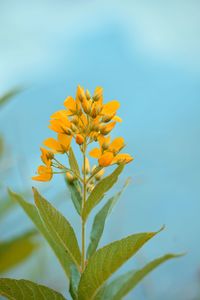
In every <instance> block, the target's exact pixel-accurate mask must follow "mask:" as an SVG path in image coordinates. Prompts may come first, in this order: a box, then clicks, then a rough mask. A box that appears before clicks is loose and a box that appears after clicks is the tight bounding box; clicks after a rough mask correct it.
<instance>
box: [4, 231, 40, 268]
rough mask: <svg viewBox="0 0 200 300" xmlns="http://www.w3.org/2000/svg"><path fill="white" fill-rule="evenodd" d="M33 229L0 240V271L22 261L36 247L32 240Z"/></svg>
mask: <svg viewBox="0 0 200 300" xmlns="http://www.w3.org/2000/svg"><path fill="white" fill-rule="evenodd" d="M36 233H37V232H36V231H35V230H31V231H27V232H26V233H24V234H23V235H21V236H18V237H16V238H13V239H10V240H8V241H4V242H0V273H3V272H5V271H8V270H9V269H11V268H13V267H15V266H16V265H17V264H19V263H21V262H22V261H24V260H25V259H26V258H27V257H29V256H30V254H32V253H33V251H34V250H35V249H36V248H37V247H38V244H37V243H36V242H34V241H33V239H32V238H33V237H34V236H35V235H36Z"/></svg>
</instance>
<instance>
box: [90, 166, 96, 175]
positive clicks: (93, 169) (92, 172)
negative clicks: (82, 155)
mask: <svg viewBox="0 0 200 300" xmlns="http://www.w3.org/2000/svg"><path fill="white" fill-rule="evenodd" d="M96 168H97V166H96V165H94V166H93V167H92V170H91V173H90V174H91V175H93V174H94V172H95V169H96Z"/></svg>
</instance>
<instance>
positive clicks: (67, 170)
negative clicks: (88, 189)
mask: <svg viewBox="0 0 200 300" xmlns="http://www.w3.org/2000/svg"><path fill="white" fill-rule="evenodd" d="M54 160H55V161H56V162H57V164H58V165H59V166H60V167H61V168H62V169H64V170H66V172H70V173H73V175H74V176H75V177H77V178H78V179H79V180H80V181H81V182H82V183H83V179H82V178H81V176H79V175H78V174H77V173H76V172H74V171H73V170H71V169H68V168H66V167H65V166H64V165H62V164H61V163H60V162H59V161H58V160H57V159H56V158H55V157H54Z"/></svg>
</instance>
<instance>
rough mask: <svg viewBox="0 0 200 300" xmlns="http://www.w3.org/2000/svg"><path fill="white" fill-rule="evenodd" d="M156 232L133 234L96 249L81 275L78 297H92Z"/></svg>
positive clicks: (81, 299) (85, 298)
mask: <svg viewBox="0 0 200 300" xmlns="http://www.w3.org/2000/svg"><path fill="white" fill-rule="evenodd" d="M157 233H158V232H149V233H139V234H133V235H130V236H128V237H126V238H124V239H122V240H119V241H115V242H113V243H111V244H109V245H107V246H105V247H103V248H101V249H99V250H97V252H95V254H93V256H92V257H91V258H90V259H89V261H88V265H87V267H86V268H85V271H84V272H83V274H82V276H81V280H80V284H79V288H78V296H79V298H78V299H79V300H88V299H90V300H92V299H94V298H95V296H96V294H97V292H98V290H99V288H101V286H102V285H103V284H104V282H105V281H106V280H107V279H108V278H109V277H110V276H111V275H112V274H113V273H114V272H115V271H116V270H117V269H119V268H120V267H121V266H122V265H123V264H124V263H125V262H126V261H127V260H128V259H129V258H130V257H131V256H133V255H134V254H135V253H136V252H137V251H138V250H139V249H140V248H141V247H142V246H143V245H144V244H145V243H146V242H147V241H148V240H150V239H151V238H152V237H154V236H155V235H156V234H157Z"/></svg>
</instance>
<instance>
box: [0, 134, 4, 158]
mask: <svg viewBox="0 0 200 300" xmlns="http://www.w3.org/2000/svg"><path fill="white" fill-rule="evenodd" d="M3 153H4V140H3V138H2V136H0V159H1V157H2V156H3Z"/></svg>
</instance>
